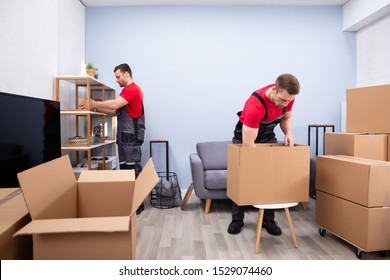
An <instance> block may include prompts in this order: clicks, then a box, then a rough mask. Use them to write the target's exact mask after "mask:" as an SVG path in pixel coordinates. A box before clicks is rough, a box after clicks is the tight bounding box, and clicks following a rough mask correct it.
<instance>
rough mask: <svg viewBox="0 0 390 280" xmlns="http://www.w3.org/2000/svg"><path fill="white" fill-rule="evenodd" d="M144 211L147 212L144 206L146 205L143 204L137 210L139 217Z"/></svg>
mask: <svg viewBox="0 0 390 280" xmlns="http://www.w3.org/2000/svg"><path fill="white" fill-rule="evenodd" d="M144 210H145V205H144V203H143V202H142V204H141V205H140V206H139V207H138V209H137V211H136V213H137V215H139V214H141V213H142V211H144Z"/></svg>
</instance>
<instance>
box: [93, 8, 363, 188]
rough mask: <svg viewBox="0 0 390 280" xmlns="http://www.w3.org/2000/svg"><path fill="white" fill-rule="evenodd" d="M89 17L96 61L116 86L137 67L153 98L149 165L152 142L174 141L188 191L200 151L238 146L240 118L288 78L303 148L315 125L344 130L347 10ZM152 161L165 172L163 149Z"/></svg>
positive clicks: (351, 76)
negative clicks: (292, 79)
mask: <svg viewBox="0 0 390 280" xmlns="http://www.w3.org/2000/svg"><path fill="white" fill-rule="evenodd" d="M86 15H87V17H86V58H87V61H92V62H94V63H95V64H96V65H97V66H98V67H99V79H101V80H102V81H104V82H106V83H107V84H109V85H111V86H117V85H116V84H115V79H114V75H113V68H114V67H115V66H116V65H118V64H120V63H122V62H127V63H129V64H130V66H131V67H132V69H133V73H134V79H135V81H136V83H138V84H139V85H140V86H141V87H142V88H143V90H144V94H145V110H146V125H147V132H146V135H147V136H146V145H144V148H143V151H144V160H145V158H147V157H149V146H148V141H149V139H155V138H166V139H168V140H169V141H170V159H171V162H170V163H171V171H175V172H177V173H178V178H179V181H180V184H181V187H183V188H187V187H188V185H189V183H190V182H191V178H190V167H189V154H190V153H192V152H194V151H195V145H196V143H197V142H200V141H213V140H230V139H231V138H232V136H233V129H234V125H235V123H236V122H237V119H238V118H237V116H236V112H237V111H239V110H241V109H242V107H243V105H244V102H245V100H246V99H247V98H248V97H249V95H250V94H251V93H252V92H253V91H254V90H257V89H258V88H260V87H262V86H265V85H267V84H270V83H273V82H274V81H275V78H276V76H277V75H279V74H280V73H283V72H291V73H293V74H295V75H296V76H297V77H298V79H299V80H300V82H301V86H302V90H301V93H300V94H299V96H298V97H297V100H296V103H295V105H294V111H293V116H294V121H293V129H294V136H295V139H296V142H297V143H302V144H305V143H307V124H310V123H333V124H335V125H336V128H337V130H339V127H340V102H341V101H342V100H343V99H344V98H345V88H347V87H353V86H355V83H356V81H355V34H354V33H350V32H343V31H342V7H259V6H255V7H252V6H172V7H170V6H164V7H162V6H154V7H104V8H87V10H86ZM120 90H121V89H120V88H118V87H117V92H118V93H119V92H120ZM278 132H280V131H279V130H278ZM279 137H281V135H280V133H279ZM280 139H282V138H280ZM161 155H162V156H163V155H164V154H163V151H162V152H161ZM153 156H154V158H155V159H156V166H157V169H158V170H161V171H162V170H164V169H165V166H164V160H163V159H162V158H159V157H155V150H154V149H153Z"/></svg>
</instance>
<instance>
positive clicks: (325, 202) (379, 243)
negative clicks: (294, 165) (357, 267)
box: [316, 191, 390, 252]
mask: <svg viewBox="0 0 390 280" xmlns="http://www.w3.org/2000/svg"><path fill="white" fill-rule="evenodd" d="M389 217H390V208H389V207H375V208H368V207H364V206H362V205H359V204H357V203H353V202H351V201H348V200H345V199H342V198H339V197H337V196H333V195H331V194H327V193H325V192H322V191H317V193H316V222H317V223H318V224H319V225H320V226H321V227H322V228H324V229H326V230H329V231H330V232H332V233H333V234H335V235H337V236H338V237H340V238H342V239H344V240H345V241H347V242H349V243H350V244H352V245H354V246H356V247H357V248H359V249H361V250H363V251H366V252H371V251H385V250H389V249H390V219H389Z"/></svg>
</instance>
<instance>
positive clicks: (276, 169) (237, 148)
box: [227, 143, 310, 205]
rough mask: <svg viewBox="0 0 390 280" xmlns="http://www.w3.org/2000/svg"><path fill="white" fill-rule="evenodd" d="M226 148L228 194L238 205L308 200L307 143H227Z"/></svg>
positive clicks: (308, 150) (308, 155) (308, 161)
mask: <svg viewBox="0 0 390 280" xmlns="http://www.w3.org/2000/svg"><path fill="white" fill-rule="evenodd" d="M227 149H228V150H227V196H228V197H229V198H230V199H232V200H233V201H234V202H235V203H237V204H238V205H255V204H270V203H287V202H304V201H308V198H309V171H310V147H309V146H304V145H295V146H294V147H286V146H284V145H283V144H280V143H277V144H257V145H256V147H253V148H250V147H242V145H241V144H229V145H228V148H227Z"/></svg>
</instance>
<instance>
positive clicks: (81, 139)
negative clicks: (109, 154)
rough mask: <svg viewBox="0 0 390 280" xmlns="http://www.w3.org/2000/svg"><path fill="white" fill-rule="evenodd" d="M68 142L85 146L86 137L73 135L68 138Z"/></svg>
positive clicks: (86, 143) (86, 142)
mask: <svg viewBox="0 0 390 280" xmlns="http://www.w3.org/2000/svg"><path fill="white" fill-rule="evenodd" d="M68 144H69V145H74V146H87V145H88V139H87V138H86V137H82V136H75V137H72V138H69V139H68Z"/></svg>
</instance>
